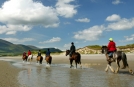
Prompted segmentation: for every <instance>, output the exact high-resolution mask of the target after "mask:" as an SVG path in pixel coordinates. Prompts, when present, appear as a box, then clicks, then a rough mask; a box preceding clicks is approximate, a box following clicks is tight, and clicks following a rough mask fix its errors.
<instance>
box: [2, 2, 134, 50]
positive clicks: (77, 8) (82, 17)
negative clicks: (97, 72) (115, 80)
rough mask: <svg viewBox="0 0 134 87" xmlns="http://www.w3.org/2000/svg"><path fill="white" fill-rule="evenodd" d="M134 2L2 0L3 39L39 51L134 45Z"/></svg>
mask: <svg viewBox="0 0 134 87" xmlns="http://www.w3.org/2000/svg"><path fill="white" fill-rule="evenodd" d="M133 3H134V0H129V1H126V0H0V39H4V40H7V41H10V42H12V43H14V44H24V45H34V46H37V47H40V48H48V47H55V48H59V49H61V50H66V49H69V48H70V46H71V42H74V44H75V46H76V48H81V47H85V46H87V45H107V43H108V39H109V38H111V37H112V38H113V39H114V41H115V42H116V45H117V46H121V45H126V44H132V43H134V10H133V8H134V5H133Z"/></svg>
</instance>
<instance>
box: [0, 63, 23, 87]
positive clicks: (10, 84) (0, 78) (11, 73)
mask: <svg viewBox="0 0 134 87" xmlns="http://www.w3.org/2000/svg"><path fill="white" fill-rule="evenodd" d="M20 70H21V69H19V68H16V67H14V66H12V65H11V64H10V63H9V62H6V61H0V87H19V82H18V79H17V78H18V75H19V72H20Z"/></svg>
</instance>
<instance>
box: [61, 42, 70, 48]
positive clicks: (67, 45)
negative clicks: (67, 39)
mask: <svg viewBox="0 0 134 87" xmlns="http://www.w3.org/2000/svg"><path fill="white" fill-rule="evenodd" d="M70 46H71V44H70V43H68V44H64V46H63V47H64V48H68V49H69V48H70Z"/></svg>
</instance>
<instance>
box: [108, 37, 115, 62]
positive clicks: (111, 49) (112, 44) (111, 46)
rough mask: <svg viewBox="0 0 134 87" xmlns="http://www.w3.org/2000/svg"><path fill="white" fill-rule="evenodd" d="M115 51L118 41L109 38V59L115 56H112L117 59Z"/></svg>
mask: <svg viewBox="0 0 134 87" xmlns="http://www.w3.org/2000/svg"><path fill="white" fill-rule="evenodd" d="M115 52H116V43H115V42H114V41H113V38H109V43H108V46H107V54H106V57H107V60H110V57H111V56H113V57H112V58H113V59H115Z"/></svg>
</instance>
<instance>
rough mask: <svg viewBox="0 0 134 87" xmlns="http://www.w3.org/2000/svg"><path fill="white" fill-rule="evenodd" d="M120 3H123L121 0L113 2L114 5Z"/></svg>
mask: <svg viewBox="0 0 134 87" xmlns="http://www.w3.org/2000/svg"><path fill="white" fill-rule="evenodd" d="M120 3H122V2H121V0H114V1H113V2H112V4H114V5H117V4H120Z"/></svg>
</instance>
